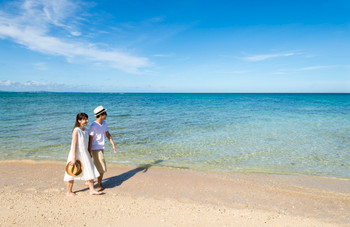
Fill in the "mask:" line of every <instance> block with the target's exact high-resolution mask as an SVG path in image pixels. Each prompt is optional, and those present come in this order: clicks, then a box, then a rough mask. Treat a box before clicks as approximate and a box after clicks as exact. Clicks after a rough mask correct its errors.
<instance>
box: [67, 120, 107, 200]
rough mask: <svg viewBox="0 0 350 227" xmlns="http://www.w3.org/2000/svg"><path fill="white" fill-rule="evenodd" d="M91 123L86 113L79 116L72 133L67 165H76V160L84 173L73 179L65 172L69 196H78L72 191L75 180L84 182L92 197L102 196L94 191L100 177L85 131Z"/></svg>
mask: <svg viewBox="0 0 350 227" xmlns="http://www.w3.org/2000/svg"><path fill="white" fill-rule="evenodd" d="M88 122H89V119H88V115H87V114H86V113H79V114H77V118H76V121H75V126H74V129H73V133H72V145H71V149H70V152H69V155H68V159H67V164H68V163H70V165H72V166H73V165H74V164H75V162H76V160H80V161H81V163H82V166H83V171H82V173H81V174H79V175H78V176H76V177H72V176H70V175H68V174H67V172H65V174H64V181H67V196H76V195H77V194H76V193H74V192H73V191H72V188H73V184H74V180H84V181H86V183H87V184H88V186H89V189H90V195H101V194H102V192H98V191H96V190H95V189H94V179H95V178H97V177H99V176H100V174H99V173H98V171H97V169H96V167H95V166H94V163H93V161H92V159H91V156H90V154H89V151H88V143H89V133H88V131H86V130H85V128H84V126H86V125H87V123H88Z"/></svg>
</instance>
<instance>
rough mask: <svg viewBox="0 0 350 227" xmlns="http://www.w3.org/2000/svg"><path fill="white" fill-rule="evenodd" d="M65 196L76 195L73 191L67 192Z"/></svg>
mask: <svg viewBox="0 0 350 227" xmlns="http://www.w3.org/2000/svg"><path fill="white" fill-rule="evenodd" d="M67 196H72V197H74V196H77V194H75V193H74V192H67Z"/></svg>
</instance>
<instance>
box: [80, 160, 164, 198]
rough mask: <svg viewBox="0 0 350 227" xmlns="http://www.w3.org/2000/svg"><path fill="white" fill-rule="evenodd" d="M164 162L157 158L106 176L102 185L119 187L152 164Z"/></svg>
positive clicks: (145, 170)
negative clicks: (112, 175)
mask: <svg viewBox="0 0 350 227" xmlns="http://www.w3.org/2000/svg"><path fill="white" fill-rule="evenodd" d="M161 162H163V160H157V161H154V162H152V163H150V164H145V165H140V166H138V167H136V168H135V169H132V170H129V171H128V172H125V173H122V174H120V175H118V176H114V177H109V178H106V179H103V180H102V185H103V187H105V188H114V187H118V186H119V185H121V184H122V183H123V182H124V181H127V180H129V179H130V178H131V177H133V176H134V175H135V174H136V173H138V172H141V171H142V172H144V173H145V172H147V171H148V169H149V168H151V167H152V166H154V165H156V164H158V163H161ZM87 190H89V188H84V189H81V190H77V191H74V192H75V193H77V192H84V191H87Z"/></svg>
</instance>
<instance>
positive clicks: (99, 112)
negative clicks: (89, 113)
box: [94, 106, 107, 117]
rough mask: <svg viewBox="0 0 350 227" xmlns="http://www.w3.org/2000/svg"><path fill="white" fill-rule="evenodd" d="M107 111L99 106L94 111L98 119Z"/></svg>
mask: <svg viewBox="0 0 350 227" xmlns="http://www.w3.org/2000/svg"><path fill="white" fill-rule="evenodd" d="M106 111H107V110H106V109H105V108H103V106H98V107H96V108H95V109H94V114H95V117H97V116H98V115H101V114H102V113H104V112H106Z"/></svg>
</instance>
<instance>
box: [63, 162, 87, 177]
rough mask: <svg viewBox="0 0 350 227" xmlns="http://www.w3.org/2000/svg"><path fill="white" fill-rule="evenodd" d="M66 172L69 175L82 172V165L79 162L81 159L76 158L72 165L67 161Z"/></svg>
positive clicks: (76, 174) (73, 175) (74, 175)
mask: <svg viewBox="0 0 350 227" xmlns="http://www.w3.org/2000/svg"><path fill="white" fill-rule="evenodd" d="M66 172H67V174H68V175H69V176H72V177H76V176H78V175H79V174H81V172H83V165H82V164H81V161H79V160H76V162H75V164H74V165H72V166H71V165H70V162H68V163H67V165H66Z"/></svg>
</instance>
